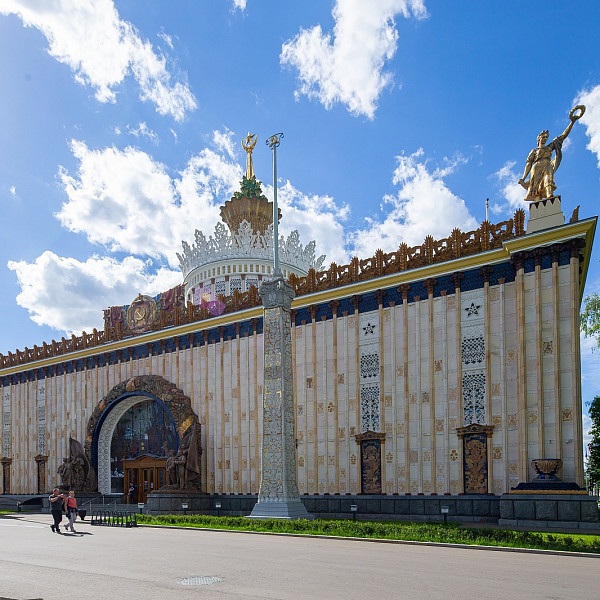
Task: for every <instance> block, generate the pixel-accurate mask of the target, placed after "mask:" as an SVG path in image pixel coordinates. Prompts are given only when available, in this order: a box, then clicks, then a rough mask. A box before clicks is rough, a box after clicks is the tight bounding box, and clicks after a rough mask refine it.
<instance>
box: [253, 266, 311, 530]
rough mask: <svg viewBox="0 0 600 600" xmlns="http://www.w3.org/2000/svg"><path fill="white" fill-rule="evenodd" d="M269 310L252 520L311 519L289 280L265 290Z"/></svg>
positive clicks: (266, 284) (270, 284) (262, 293)
mask: <svg viewBox="0 0 600 600" xmlns="http://www.w3.org/2000/svg"><path fill="white" fill-rule="evenodd" d="M259 293H260V296H261V298H262V301H263V306H264V321H263V323H264V327H263V338H264V387H263V419H262V422H263V433H262V455H261V480H260V490H259V493H258V502H257V503H256V504H255V506H254V508H253V510H252V514H250V515H249V516H250V518H254V519H311V518H313V517H312V516H311V515H309V514H308V512H307V511H306V508H305V507H304V504H302V502H301V501H300V495H299V493H298V483H297V478H296V437H295V427H294V388H293V370H292V335H291V326H290V320H291V318H290V310H291V306H292V300H293V299H294V295H295V294H294V290H293V289H292V287H291V286H290V285H289V284H288V283H287V282H286V281H284V279H283V277H281V276H280V277H278V278H275V279H271V280H269V281H264V282H263V283H262V285H261V286H260V290H259Z"/></svg>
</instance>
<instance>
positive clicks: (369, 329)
mask: <svg viewBox="0 0 600 600" xmlns="http://www.w3.org/2000/svg"><path fill="white" fill-rule="evenodd" d="M363 331H364V332H365V335H371V334H372V333H373V332H374V331H375V325H373V324H371V323H367V324H366V325H365V326H364V327H363Z"/></svg>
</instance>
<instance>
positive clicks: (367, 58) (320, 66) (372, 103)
mask: <svg viewBox="0 0 600 600" xmlns="http://www.w3.org/2000/svg"><path fill="white" fill-rule="evenodd" d="M332 14H333V18H334V20H335V25H334V28H333V35H332V34H330V33H327V34H325V33H323V31H322V29H321V26H320V25H316V26H315V27H313V28H312V29H301V31H300V33H298V34H297V35H296V36H295V37H294V38H293V39H292V40H289V41H287V42H286V43H285V44H283V46H282V49H281V56H280V60H281V63H282V64H283V65H288V66H291V67H294V68H296V69H297V70H298V80H299V88H298V90H297V91H296V96H297V97H298V96H299V95H300V94H305V95H307V96H308V97H309V98H317V99H318V100H319V101H320V102H321V103H322V104H323V105H324V106H325V107H326V108H328V109H329V108H331V107H332V106H333V105H334V104H335V103H337V102H341V103H343V104H345V105H346V106H347V108H348V110H349V111H350V113H352V114H353V115H365V116H367V117H368V118H369V119H373V118H374V116H375V110H376V108H377V100H378V99H379V95H380V94H381V92H382V91H383V90H384V89H385V88H386V87H388V86H389V85H391V83H392V73H390V72H386V71H384V65H385V63H386V61H389V60H390V59H391V58H392V57H393V56H394V54H395V53H396V49H397V46H398V31H397V30H396V24H395V22H394V18H395V17H396V16H398V15H399V16H401V17H404V18H409V17H410V16H411V14H412V15H413V16H414V17H415V18H417V19H423V18H425V17H426V16H427V11H426V9H425V4H424V0H378V2H364V1H363V0H336V3H335V6H334V8H333V11H332Z"/></svg>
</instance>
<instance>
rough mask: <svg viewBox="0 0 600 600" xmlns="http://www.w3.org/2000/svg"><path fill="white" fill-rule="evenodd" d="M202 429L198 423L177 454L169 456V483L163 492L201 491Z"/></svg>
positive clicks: (186, 435)
mask: <svg viewBox="0 0 600 600" xmlns="http://www.w3.org/2000/svg"><path fill="white" fill-rule="evenodd" d="M200 435H201V429H200V424H199V423H198V422H197V421H196V422H195V423H194V424H193V425H192V426H191V427H189V428H188V429H187V431H186V432H185V433H184V434H183V437H182V438H181V443H180V444H179V450H178V451H177V454H175V452H173V450H171V451H169V454H168V456H167V463H166V470H167V483H166V485H165V486H164V487H163V488H162V489H161V491H178V490H193V489H194V488H195V489H196V490H197V491H200V474H201V466H200V464H201V463H200V456H201V454H202V449H201V446H200Z"/></svg>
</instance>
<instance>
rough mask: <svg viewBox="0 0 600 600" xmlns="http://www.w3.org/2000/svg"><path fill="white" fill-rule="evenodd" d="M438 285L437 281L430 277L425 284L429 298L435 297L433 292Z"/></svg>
mask: <svg viewBox="0 0 600 600" xmlns="http://www.w3.org/2000/svg"><path fill="white" fill-rule="evenodd" d="M436 285H437V279H435V278H434V277H430V278H429V279H426V280H425V281H424V282H423V287H424V288H425V289H426V290H427V295H428V296H433V291H434V289H435V286H436Z"/></svg>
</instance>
